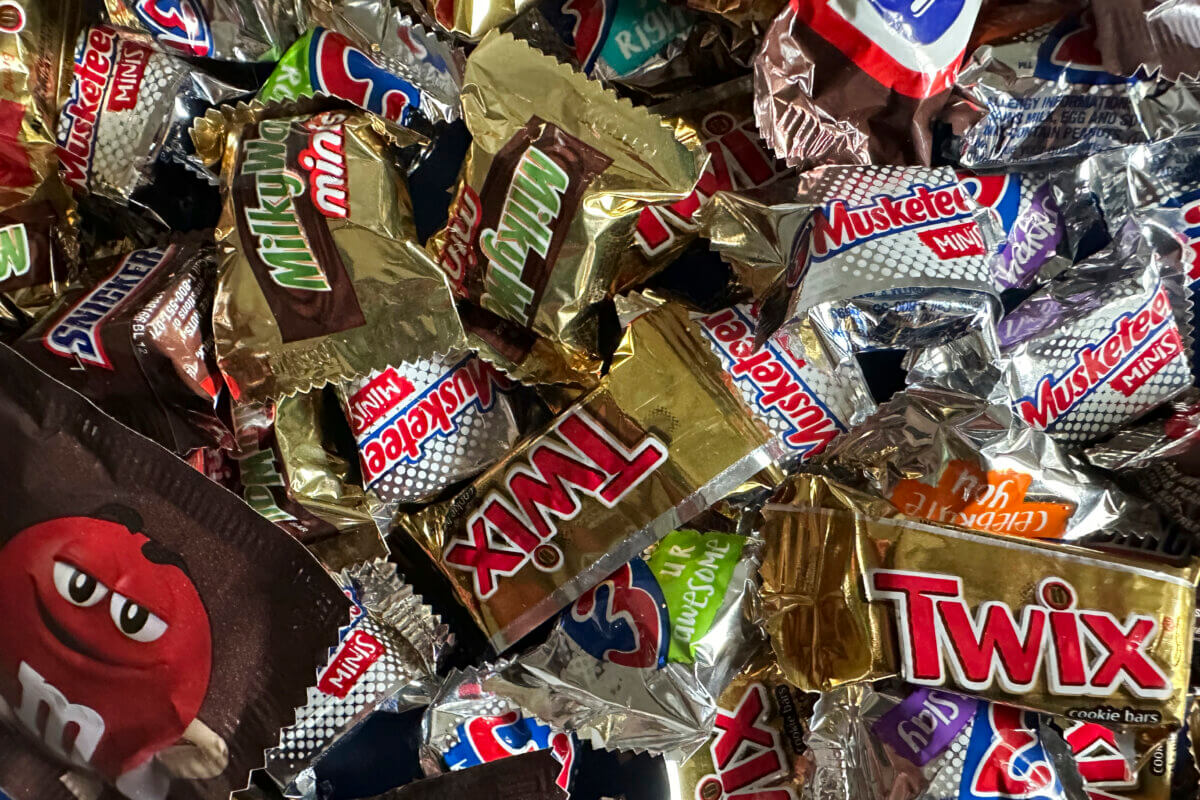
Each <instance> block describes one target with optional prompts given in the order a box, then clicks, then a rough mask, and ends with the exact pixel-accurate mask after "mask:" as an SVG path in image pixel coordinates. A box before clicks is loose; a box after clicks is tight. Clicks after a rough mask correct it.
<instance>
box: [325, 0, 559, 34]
mask: <svg viewBox="0 0 1200 800" xmlns="http://www.w3.org/2000/svg"><path fill="white" fill-rule="evenodd" d="M320 1H321V2H332V3H350V2H353V0H320ZM369 1H370V0H369ZM536 4H537V0H413V3H412V5H413V6H415V7H416V8H417V9H419V10H420V11H421V16H422V19H428V20H430V21H431V22H434V23H436V24H437V26H438V27H439V28H441V29H442V30H444V31H446V32H447V33H452V34H454V35H455V36H456V37H457V38H459V39H464V40H466V41H469V42H477V41H479V40H480V39H482V38H483V37H484V35H485V34H487V33H488V32H489V31H492V30H494V29H497V28H501V27H503V26H504V25H505V24H506V23H508V22H509V21H511V20H513V19H515V18H516V17H517V16H519V15H520V14H521V13H522V12H524V11H526V10H528V9H529V8H532V7H533V6H535V5H536Z"/></svg>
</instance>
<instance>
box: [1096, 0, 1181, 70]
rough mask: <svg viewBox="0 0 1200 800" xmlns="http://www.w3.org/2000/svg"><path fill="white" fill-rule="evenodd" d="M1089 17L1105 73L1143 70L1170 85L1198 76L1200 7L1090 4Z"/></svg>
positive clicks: (1105, 0) (1099, 0)
mask: <svg viewBox="0 0 1200 800" xmlns="http://www.w3.org/2000/svg"><path fill="white" fill-rule="evenodd" d="M1092 13H1093V14H1094V15H1095V20H1096V22H1095V25H1096V49H1097V50H1099V51H1100V57H1101V59H1102V63H1103V65H1104V69H1105V70H1107V71H1108V72H1112V73H1115V74H1117V75H1133V74H1134V73H1135V72H1137V71H1138V70H1144V71H1145V72H1147V73H1149V74H1154V73H1155V72H1157V73H1158V77H1160V78H1165V79H1166V80H1169V81H1174V80H1178V79H1179V78H1181V77H1185V76H1186V77H1191V78H1195V77H1198V76H1200V2H1196V0H1141V2H1131V0H1092Z"/></svg>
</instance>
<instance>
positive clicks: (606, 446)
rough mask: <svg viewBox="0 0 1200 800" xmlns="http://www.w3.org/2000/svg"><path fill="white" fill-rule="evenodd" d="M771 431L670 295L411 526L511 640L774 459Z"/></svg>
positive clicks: (497, 636) (503, 639) (474, 609)
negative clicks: (550, 417) (554, 410)
mask: <svg viewBox="0 0 1200 800" xmlns="http://www.w3.org/2000/svg"><path fill="white" fill-rule="evenodd" d="M769 438H770V437H769V436H768V434H767V431H766V429H765V428H764V427H763V426H762V425H761V423H758V422H756V421H755V420H754V417H753V415H752V414H751V412H750V410H749V409H748V408H747V407H746V406H745V405H744V404H743V402H742V400H741V399H740V398H739V397H738V396H737V395H736V394H735V392H734V391H733V390H732V389H731V388H730V387H729V386H728V384H727V383H726V382H725V380H724V378H723V375H722V373H721V369H720V366H719V365H718V364H717V362H716V359H715V358H714V357H713V356H712V353H711V351H709V350H708V347H707V345H705V344H704V342H703V340H702V339H701V338H700V335H699V334H698V333H697V332H696V330H695V329H694V327H693V326H692V324H691V323H689V322H688V320H687V316H686V314H685V312H683V311H682V310H681V309H679V308H678V307H675V306H664V307H663V308H660V309H656V310H654V311H651V312H649V313H648V314H645V315H643V316H641V317H639V318H638V319H637V320H635V321H634V322H633V324H632V325H631V326H630V328H629V330H628V331H627V332H626V334H625V338H624V339H623V340H622V342H621V345H620V347H619V348H618V349H617V353H616V355H615V356H614V359H613V366H612V369H611V371H610V372H609V373H608V375H606V376H605V378H604V379H603V380H602V381H601V382H600V384H599V385H598V386H597V387H596V388H595V389H593V390H592V391H591V392H590V393H588V394H587V395H586V396H585V397H584V398H583V399H582V400H580V401H579V402H578V403H576V404H575V405H573V406H571V407H570V408H569V409H567V411H566V412H564V413H563V414H562V415H560V416H559V417H558V418H557V419H556V420H555V421H554V422H553V423H552V425H551V427H550V428H549V430H547V431H545V432H544V433H542V434H541V435H540V436H537V437H534V438H531V439H527V440H526V441H525V442H524V444H523V446H521V447H520V448H518V449H517V450H514V451H513V452H511V453H510V454H509V455H508V457H506V458H505V459H504V460H503V461H501V462H499V463H498V464H496V465H495V466H493V467H492V468H491V469H489V470H488V471H487V472H485V473H484V474H483V475H481V476H480V477H479V478H477V479H476V480H475V482H474V483H473V484H472V485H471V486H469V487H468V488H467V489H465V490H464V491H463V492H461V493H460V494H459V495H458V496H457V497H455V498H454V499H453V500H452V501H450V502H449V503H448V504H445V505H440V506H431V507H430V508H428V509H425V510H423V511H421V512H419V513H417V514H413V515H411V516H407V517H402V518H401V520H400V524H401V526H402V527H403V528H404V529H405V530H407V531H408V532H409V533H411V534H412V535H413V536H414V537H415V538H416V539H417V541H418V542H419V543H420V544H421V546H422V547H424V548H425V549H426V551H427V552H428V553H429V554H430V555H431V556H432V557H433V558H434V559H435V560H436V561H437V562H438V563H439V564H440V565H441V567H442V569H443V570H444V571H445V572H446V574H447V575H448V576H449V577H450V579H451V581H452V583H453V587H454V591H455V594H456V596H457V597H458V599H459V600H461V601H462V603H463V604H464V605H465V606H466V607H467V608H468V609H470V611H471V613H472V616H473V617H474V618H475V620H476V621H477V622H478V623H479V624H480V626H481V627H482V628H483V629H484V630H485V631H487V633H488V634H490V636H491V639H492V643H493V644H494V645H496V647H497V648H498V649H500V650H503V649H506V648H507V647H508V646H509V645H511V644H513V643H514V642H516V641H517V640H518V639H520V638H521V637H522V636H524V635H525V634H527V633H529V632H530V631H531V630H533V629H534V628H535V627H537V626H538V625H539V624H540V623H542V622H544V621H545V620H547V619H549V618H550V617H551V616H553V615H554V613H555V612H557V611H558V610H559V609H561V608H562V607H563V606H565V605H567V604H568V603H570V602H571V601H573V600H575V599H576V598H577V597H579V596H580V595H581V594H583V593H584V592H585V591H587V590H588V589H590V588H591V587H592V586H593V585H594V584H596V583H598V582H599V581H600V580H601V579H603V578H604V577H605V576H607V575H609V574H610V573H611V572H612V571H613V570H615V569H616V568H617V567H619V566H620V565H621V564H624V563H625V562H626V561H628V560H629V559H630V558H632V557H633V556H635V555H637V554H638V553H639V552H641V550H642V549H644V548H645V547H646V546H647V545H649V544H651V543H652V542H654V541H657V540H658V539H659V538H661V537H662V536H664V535H665V534H666V533H668V532H669V531H671V530H673V529H674V528H676V527H679V525H680V524H682V523H684V522H686V521H687V520H689V519H691V518H692V517H694V516H696V515H697V514H699V513H700V512H701V511H703V510H704V509H705V508H707V507H708V506H709V505H711V504H712V503H713V502H715V501H716V500H717V499H718V498H720V497H721V496H723V495H724V494H726V493H727V492H729V491H730V490H732V489H734V488H735V487H737V486H738V485H740V484H741V483H742V482H743V481H745V480H746V479H747V478H749V477H750V476H751V475H753V474H754V473H756V472H757V471H758V470H760V469H762V468H763V467H764V466H766V465H767V464H768V463H770V461H771V459H772V458H773V457H775V456H777V455H778V452H777V447H776V446H775V445H772V444H770V443H769Z"/></svg>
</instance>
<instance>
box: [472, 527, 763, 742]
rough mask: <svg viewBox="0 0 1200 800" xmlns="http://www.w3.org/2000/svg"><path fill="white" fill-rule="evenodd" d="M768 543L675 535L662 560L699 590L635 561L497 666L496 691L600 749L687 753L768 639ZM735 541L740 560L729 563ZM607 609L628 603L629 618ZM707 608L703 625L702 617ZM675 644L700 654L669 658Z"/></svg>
mask: <svg viewBox="0 0 1200 800" xmlns="http://www.w3.org/2000/svg"><path fill="white" fill-rule="evenodd" d="M677 541H678V542H679V544H676V542H677ZM759 544H760V543H759V542H757V541H754V540H743V539H742V538H741V537H739V536H738V535H737V534H720V533H707V534H701V535H699V536H697V535H696V534H695V533H694V532H691V531H687V532H682V535H679V534H675V533H672V534H668V535H667V537H666V538H665V539H663V541H662V542H660V543H659V544H658V545H657V547H658V548H660V549H659V550H656V552H660V553H661V552H662V551H661V548H667V550H668V551H670V549H671V547H672V546H673V545H674V546H675V547H676V548H677V549H676V550H675V551H674V552H673V553H672V552H667V553H666V555H665V556H664V561H666V560H668V559H669V560H670V561H669V566H670V567H671V569H672V570H674V569H678V570H679V572H680V574H683V573H684V572H685V571H686V572H687V574H688V575H689V576H690V582H691V583H692V585H693V586H694V587H695V588H689V589H688V591H690V592H691V595H690V596H684V595H682V594H681V593H679V592H675V593H672V592H671V591H670V590H669V589H664V588H663V587H662V586H660V585H659V584H660V582H662V581H670V578H671V576H672V575H674V574H675V573H674V572H673V571H672V572H670V573H667V574H664V575H659V574H657V573H656V572H655V571H654V570H655V565H654V562H653V561H652V560H651V559H646V560H643V559H640V558H639V559H636V560H635V562H631V563H630V564H626V565H624V566H622V567H620V568H619V569H618V570H617V571H616V572H614V573H613V574H612V575H609V576H608V577H607V578H605V579H604V580H603V581H601V582H600V583H599V584H597V585H596V586H595V587H593V588H592V589H591V590H589V591H588V592H587V593H585V594H584V595H583V596H582V597H580V598H579V599H578V600H576V601H575V603H573V604H572V605H571V606H569V607H568V608H567V609H565V610H564V611H563V613H562V617H561V619H560V620H559V623H558V625H556V626H555V627H554V629H553V630H552V631H551V633H550V636H549V638H547V640H546V641H545V642H544V643H543V644H541V645H539V646H538V647H536V648H534V649H533V650H531V651H529V652H526V653H522V654H521V655H520V656H518V657H517V658H516V659H514V660H513V661H512V662H511V663H509V664H507V665H505V666H503V667H500V668H498V669H497V671H496V674H495V676H494V677H493V678H491V679H489V681H488V684H487V685H488V688H489V689H491V690H492V691H495V692H496V693H497V694H499V695H503V696H505V697H509V698H511V699H513V700H515V701H516V702H517V703H519V704H520V706H521V707H522V708H523V709H525V711H526V712H527V713H530V714H533V715H534V716H536V717H537V718H538V719H541V720H544V721H545V722H548V723H550V725H552V726H554V727H556V728H561V729H563V730H570V731H573V732H574V733H575V734H576V735H577V736H579V737H580V738H581V739H584V740H588V741H590V742H591V743H592V744H593V745H594V746H596V747H604V748H607V749H610V750H636V751H649V752H652V753H669V754H671V756H672V757H673V758H675V759H677V760H678V759H684V758H687V757H688V756H690V755H691V754H692V753H693V752H695V750H696V749H697V748H698V747H700V746H701V745H702V744H703V743H704V741H705V740H706V739H707V738H708V736H709V734H710V732H711V730H712V726H713V724H714V723H715V721H716V715H717V698H718V697H719V696H720V695H721V691H722V690H723V689H724V687H725V685H726V684H727V683H729V681H730V680H731V679H732V677H733V675H735V674H736V673H737V672H738V671H739V670H740V669H741V667H742V666H743V664H744V663H745V661H746V659H747V657H748V655H749V654H750V653H751V652H753V650H754V649H755V647H756V646H757V645H759V644H761V642H762V638H761V632H760V631H758V629H757V628H756V627H755V626H754V624H753V621H752V620H753V618H754V616H755V608H756V606H757V602H756V601H757V592H756V586H755V582H754V572H755V570H756V568H757V566H758V557H757V553H758V547H759ZM734 547H737V548H740V553H739V555H738V556H737V558H736V562H735V563H733V564H730V565H729V568H728V569H727V570H726V569H723V568H722V566H723V565H722V563H721V561H722V559H723V558H724V559H725V560H726V562H728V555H729V553H730V550H731V548H734ZM648 565H649V566H648ZM720 580H726V581H727V582H726V583H725V584H724V588H723V589H722V590H719V591H718V590H717V585H718V581H720ZM681 588H687V587H681ZM664 595H665V599H664ZM610 608H611V609H618V608H619V609H622V610H621V611H620V612H619V613H620V614H623V615H625V617H624V619H625V623H624V624H622V623H620V622H615V621H614V618H613V617H612V616H611V614H612V612H610V611H609V610H608V609H610ZM710 611H711V613H712V617H711V619H710V620H708V621H707V625H708V627H707V630H704V628H703V626H704V624H705V621H704V619H703V617H702V616H701V615H702V614H707V613H710ZM614 625H615V626H616V627H617V629H616V630H613V626H614ZM687 625H690V626H691V627H690V628H687V629H685V627H684V626H687ZM689 631H691V632H690V633H689ZM630 635H632V639H631V640H630V638H629V636H630ZM678 641H682V642H684V643H685V645H684V648H683V649H684V650H686V649H687V648H688V647H690V648H691V652H690V653H686V652H684V653H681V654H679V655H678V656H677V655H675V653H674V652H672V653H671V655H670V656H666V655H664V654H665V653H666V652H667V645H668V644H669V643H670V644H674V643H675V642H678ZM600 656H602V657H600Z"/></svg>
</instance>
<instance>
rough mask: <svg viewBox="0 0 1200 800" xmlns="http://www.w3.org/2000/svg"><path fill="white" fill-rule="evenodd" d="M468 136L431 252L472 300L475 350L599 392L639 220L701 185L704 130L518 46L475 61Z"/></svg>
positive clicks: (482, 48) (502, 44) (505, 42)
mask: <svg viewBox="0 0 1200 800" xmlns="http://www.w3.org/2000/svg"><path fill="white" fill-rule="evenodd" d="M463 117H464V119H465V120H466V124H467V128H468V129H470V132H471V136H472V137H473V138H472V143H471V149H470V150H469V151H468V153H467V158H466V161H465V162H464V163H463V167H462V171H461V173H460V174H459V182H458V189H457V191H456V193H455V197H454V201H453V203H452V205H451V208H450V221H449V223H448V224H447V226H446V228H445V229H444V230H442V231H440V232H438V233H436V234H434V236H433V238H432V239H431V241H430V248H431V250H432V251H433V252H434V253H435V254H436V258H437V261H438V263H439V264H440V265H441V266H442V268H443V269H444V270H445V271H446V273H447V274H448V275H449V276H450V280H451V283H452V284H453V285H454V286H455V288H456V289H457V290H458V293H459V294H460V296H462V297H463V298H465V302H463V303H462V306H463V324H464V326H465V327H466V328H467V331H468V333H469V334H471V335H472V346H474V347H476V348H477V349H479V350H480V354H481V355H482V356H484V357H485V358H487V359H488V360H489V361H492V362H494V363H495V364H496V365H497V366H499V367H501V368H502V369H504V370H505V371H506V372H508V373H509V374H510V375H512V376H513V377H515V378H517V379H519V380H523V381H527V382H528V381H536V382H542V383H565V382H580V383H586V382H589V381H594V377H595V375H596V374H598V372H599V369H600V364H601V357H600V353H599V347H598V342H597V336H598V330H597V323H598V313H599V304H600V303H601V302H602V301H604V300H605V299H606V298H607V297H609V296H611V294H612V293H613V291H614V285H615V283H616V282H617V280H618V276H619V270H620V264H621V259H622V256H623V255H624V254H625V252H626V251H627V250H629V249H630V248H632V247H634V246H635V245H634V238H635V232H636V226H637V224H638V219H639V215H640V214H641V213H642V211H643V210H644V209H646V208H648V207H650V206H652V205H657V204H662V203H673V202H676V201H680V200H682V199H683V198H684V197H685V196H687V195H688V194H689V193H690V192H691V191H692V188H693V187H694V186H695V185H696V180H697V178H698V177H699V171H698V167H699V166H700V165H701V164H700V155H701V148H700V145H699V141H698V139H697V137H696V135H695V132H694V131H691V130H690V129H689V130H688V131H687V132H686V134H680V138H681V139H683V140H684V141H680V140H679V139H677V138H676V132H675V131H673V130H672V129H671V127H669V126H668V125H667V124H666V123H665V122H664V121H663V120H662V119H660V118H659V117H656V116H655V115H653V114H651V113H649V112H647V111H645V110H644V109H640V108H635V107H634V106H632V105H630V104H629V102H628V101H624V100H618V99H617V98H616V97H615V96H614V95H612V94H611V93H609V92H608V91H606V90H605V89H604V88H603V87H602V86H601V85H600V84H599V83H597V82H594V81H590V80H588V79H587V78H585V77H583V76H582V75H580V74H578V73H576V72H574V71H573V70H571V69H570V68H569V67H567V66H565V65H563V64H560V63H558V62H557V61H555V60H554V59H553V58H550V57H549V56H545V55H542V54H541V53H539V52H538V51H536V50H534V49H532V48H531V47H529V46H528V45H526V44H524V43H523V42H519V41H517V40H516V39H513V38H512V37H511V36H508V35H500V34H493V35H491V36H489V37H488V38H487V39H485V40H484V41H483V43H481V44H480V45H479V47H477V48H476V49H475V51H474V52H473V53H472V54H471V57H470V58H469V59H467V67H466V74H465V78H464V87H463Z"/></svg>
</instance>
